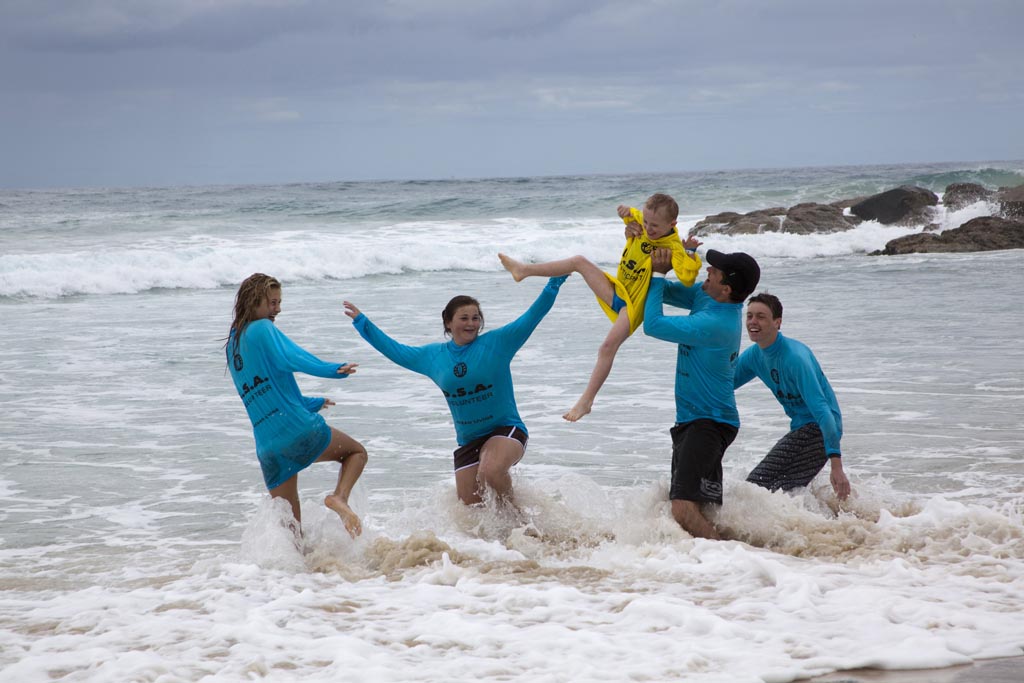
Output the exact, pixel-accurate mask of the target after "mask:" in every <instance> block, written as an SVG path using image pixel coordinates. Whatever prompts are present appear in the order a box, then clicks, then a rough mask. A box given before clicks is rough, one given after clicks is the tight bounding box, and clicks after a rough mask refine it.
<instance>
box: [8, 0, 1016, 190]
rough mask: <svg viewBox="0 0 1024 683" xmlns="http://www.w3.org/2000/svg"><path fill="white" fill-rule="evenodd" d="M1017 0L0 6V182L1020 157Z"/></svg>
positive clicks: (45, 1) (44, 1) (355, 0)
mask: <svg viewBox="0 0 1024 683" xmlns="http://www.w3.org/2000/svg"><path fill="white" fill-rule="evenodd" d="M1022 29H1024V1H1022V0H948V1H946V0H931V1H925V0H919V1H911V0H882V1H878V2H875V1H871V2H859V1H857V0H845V1H843V2H834V1H832V0H807V1H797V0H719V1H717V2H713V1H710V0H709V1H706V2H696V1H691V0H164V1H153V0H0V186H2V187H55V186H57V187H59V186H122V185H202V184H210V183H265V182H302V181H333V180H361V179H384V178H389V179H390V178H451V177H456V178H465V177H481V176H522V175H558V174H590V173H628V172H643V171H675V170H679V171H686V170H712V169H732V168H765V167H791V166H820V165H848V164H874V163H901V162H919V161H979V160H1005V159H1022V158H1024V37H1022Z"/></svg>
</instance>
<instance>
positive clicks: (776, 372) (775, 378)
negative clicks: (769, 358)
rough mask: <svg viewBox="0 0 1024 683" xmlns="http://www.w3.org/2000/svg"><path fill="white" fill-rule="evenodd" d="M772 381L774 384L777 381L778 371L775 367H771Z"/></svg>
mask: <svg viewBox="0 0 1024 683" xmlns="http://www.w3.org/2000/svg"><path fill="white" fill-rule="evenodd" d="M772 381H773V382H775V383H776V384H778V383H779V371H778V370H777V369H775V368H772Z"/></svg>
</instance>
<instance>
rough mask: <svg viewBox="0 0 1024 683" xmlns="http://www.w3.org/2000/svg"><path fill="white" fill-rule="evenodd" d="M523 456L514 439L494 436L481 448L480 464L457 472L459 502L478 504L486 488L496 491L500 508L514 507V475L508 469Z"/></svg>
mask: <svg viewBox="0 0 1024 683" xmlns="http://www.w3.org/2000/svg"><path fill="white" fill-rule="evenodd" d="M522 457H523V445H522V444H521V443H519V442H518V441H516V440H515V439H510V438H507V437H503V436H492V437H491V438H490V439H488V440H487V442H486V443H484V445H483V447H482V448H481V449H480V462H479V464H477V465H476V466H475V467H467V468H465V469H461V470H459V471H458V472H456V473H455V488H456V491H457V492H458V494H459V500H461V501H462V502H463V503H465V504H466V505H475V504H477V503H480V502H481V501H482V500H483V493H484V491H485V490H486V489H487V488H490V489H491V490H493V491H494V493H495V496H496V498H497V500H498V504H499V505H501V506H503V507H504V506H511V507H513V508H514V507H515V503H514V502H513V499H512V475H511V474H510V473H509V470H510V469H511V468H512V466H513V465H514V464H516V463H517V462H519V459H520V458H522Z"/></svg>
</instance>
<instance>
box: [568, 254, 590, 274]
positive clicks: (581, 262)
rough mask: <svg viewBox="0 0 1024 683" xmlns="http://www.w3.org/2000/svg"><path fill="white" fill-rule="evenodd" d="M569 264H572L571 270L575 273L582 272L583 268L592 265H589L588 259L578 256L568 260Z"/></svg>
mask: <svg viewBox="0 0 1024 683" xmlns="http://www.w3.org/2000/svg"><path fill="white" fill-rule="evenodd" d="M569 263H570V264H572V269H573V270H574V271H576V272H577V273H580V272H582V271H583V269H584V268H586V267H587V266H590V265H592V264H591V263H590V259H588V258H587V257H586V256H580V255H578V254H577V255H576V256H573V257H572V258H570V259H569Z"/></svg>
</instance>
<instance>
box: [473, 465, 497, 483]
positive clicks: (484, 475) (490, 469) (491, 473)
mask: <svg viewBox="0 0 1024 683" xmlns="http://www.w3.org/2000/svg"><path fill="white" fill-rule="evenodd" d="M499 470H500V468H499V467H497V466H495V464H494V462H493V461H491V460H489V459H481V460H480V465H479V466H478V467H477V470H476V478H477V481H482V482H489V481H493V480H494V477H496V476H498V474H499Z"/></svg>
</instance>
